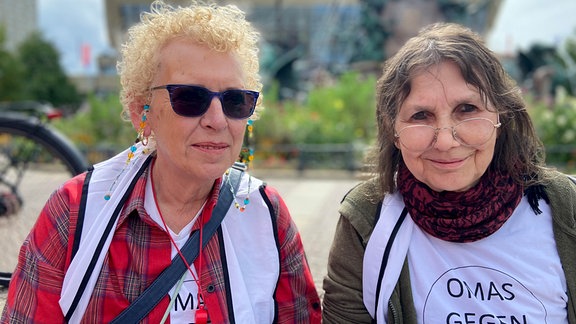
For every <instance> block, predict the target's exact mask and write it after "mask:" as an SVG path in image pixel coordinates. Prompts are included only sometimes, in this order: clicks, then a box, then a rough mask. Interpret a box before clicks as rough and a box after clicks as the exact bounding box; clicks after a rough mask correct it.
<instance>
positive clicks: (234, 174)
mask: <svg viewBox="0 0 576 324" xmlns="http://www.w3.org/2000/svg"><path fill="white" fill-rule="evenodd" d="M243 172H244V171H243V170H239V169H238V168H237V167H236V165H235V167H234V168H231V169H230V176H229V177H228V179H229V181H224V182H223V183H222V187H221V188H220V194H219V196H218V203H217V204H216V206H215V207H214V210H213V211H212V216H211V217H210V220H209V221H208V222H207V223H206V225H204V228H203V231H204V234H203V235H202V236H203V237H202V246H203V247H204V246H206V244H207V243H208V241H210V239H211V238H212V236H213V235H214V233H215V232H216V231H217V230H218V228H219V227H220V223H221V222H222V220H223V219H224V216H225V215H226V213H227V212H228V209H229V208H230V206H231V205H232V201H233V199H234V194H235V193H236V191H237V190H238V186H239V185H240V180H241V179H242V174H243ZM199 236H200V234H199V232H198V231H196V232H194V233H193V234H192V235H191V236H190V238H188V240H187V241H186V243H185V244H184V246H183V247H182V250H181V251H182V253H183V254H184V256H185V257H186V261H187V262H188V264H192V263H193V262H194V260H195V259H196V257H197V256H198V253H199V251H200V249H199V246H200V243H199V241H200V237H199ZM185 271H186V265H185V264H184V261H182V259H181V258H180V256H179V255H176V256H175V257H174V258H173V259H172V264H170V266H168V268H166V269H164V271H162V273H161V274H160V275H159V276H158V277H157V278H156V279H155V280H154V282H152V284H150V286H149V287H148V288H146V290H144V292H143V293H142V294H140V296H138V298H136V300H134V301H133V302H132V303H131V304H130V306H129V307H128V308H126V309H125V310H124V311H122V313H120V315H118V316H117V317H116V318H115V319H114V321H112V322H111V323H139V322H140V321H141V320H142V319H144V317H146V315H148V313H150V311H152V309H154V307H156V305H157V304H158V303H159V302H160V301H161V300H162V298H164V296H166V294H167V293H168V292H169V291H170V289H171V288H172V287H173V286H174V285H175V284H176V282H177V281H178V279H179V278H180V277H181V276H182V274H183V273H184V272H185Z"/></svg>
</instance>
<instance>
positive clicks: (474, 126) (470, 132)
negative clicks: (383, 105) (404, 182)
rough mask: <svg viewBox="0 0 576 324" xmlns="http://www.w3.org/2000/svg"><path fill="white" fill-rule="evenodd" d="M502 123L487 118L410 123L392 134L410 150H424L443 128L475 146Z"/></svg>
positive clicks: (459, 140) (432, 142)
mask: <svg viewBox="0 0 576 324" xmlns="http://www.w3.org/2000/svg"><path fill="white" fill-rule="evenodd" d="M501 125H502V124H501V123H500V121H498V123H497V124H494V123H493V122H492V121H491V120H490V119H488V118H470V119H466V120H463V121H461V122H460V123H458V124H456V125H454V126H450V127H432V126H428V125H410V126H406V127H404V128H402V129H401V130H400V131H398V132H397V133H395V134H394V137H396V138H397V139H398V141H399V142H400V144H401V145H402V146H404V147H405V148H407V149H408V150H411V151H426V150H428V149H430V148H431V147H432V146H433V145H434V143H436V140H437V139H438V133H439V132H440V131H441V130H443V129H451V130H452V137H454V139H455V140H456V141H457V142H458V143H460V144H462V145H463V146H467V147H476V146H480V145H482V144H485V143H486V142H488V140H490V138H491V137H492V134H494V130H495V129H496V128H498V127H500V126H501Z"/></svg>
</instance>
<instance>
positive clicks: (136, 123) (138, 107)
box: [129, 100, 144, 131]
mask: <svg viewBox="0 0 576 324" xmlns="http://www.w3.org/2000/svg"><path fill="white" fill-rule="evenodd" d="M129 108H130V120H131V121H132V127H134V129H135V130H136V131H138V130H139V129H140V122H141V121H142V113H143V110H144V104H143V103H140V100H134V101H132V103H130V107H129Z"/></svg>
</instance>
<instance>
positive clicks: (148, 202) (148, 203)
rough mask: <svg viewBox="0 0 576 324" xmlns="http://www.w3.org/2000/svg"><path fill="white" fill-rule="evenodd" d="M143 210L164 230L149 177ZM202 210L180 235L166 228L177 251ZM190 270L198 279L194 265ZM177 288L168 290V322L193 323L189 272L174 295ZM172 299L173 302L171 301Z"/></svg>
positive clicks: (194, 301) (194, 286)
mask: <svg viewBox="0 0 576 324" xmlns="http://www.w3.org/2000/svg"><path fill="white" fill-rule="evenodd" d="M144 208H145V209H146V212H147V213H148V214H149V215H150V217H151V218H152V219H153V220H154V221H155V222H156V223H158V225H159V226H160V227H161V228H164V224H163V222H162V218H161V217H160V212H159V211H158V207H157V205H156V202H155V201H154V194H153V189H152V181H150V177H148V181H147V182H146V195H145V198H144ZM203 208H204V206H203V207H202V208H200V210H199V211H198V214H196V216H195V217H194V219H193V220H192V221H191V222H190V223H188V224H187V225H186V226H184V228H182V230H181V231H180V233H174V232H173V231H172V230H171V229H170V228H168V230H169V232H170V235H171V236H172V239H173V240H174V243H176V245H177V246H178V249H182V247H183V246H184V244H185V243H186V240H188V237H189V236H190V233H191V232H192V226H193V225H194V223H195V222H196V219H198V216H199V215H200V214H201V212H202V209H203ZM171 246H172V252H171V254H170V255H171V257H172V258H174V257H175V256H176V255H177V254H178V251H177V249H176V248H175V247H174V245H171ZM190 267H191V270H192V272H193V273H194V276H196V278H198V274H197V273H196V269H195V267H194V264H190ZM177 287H178V283H177V284H176V285H175V286H174V287H172V289H170V292H169V297H170V301H171V304H170V305H171V309H170V322H171V323H195V320H194V315H195V314H196V308H197V307H198V304H197V303H198V298H197V296H198V284H197V283H196V281H195V280H194V277H192V275H191V274H190V271H186V274H185V275H184V279H183V282H182V285H181V287H180V289H178V292H177V294H175V291H176V288H177ZM172 299H174V300H172Z"/></svg>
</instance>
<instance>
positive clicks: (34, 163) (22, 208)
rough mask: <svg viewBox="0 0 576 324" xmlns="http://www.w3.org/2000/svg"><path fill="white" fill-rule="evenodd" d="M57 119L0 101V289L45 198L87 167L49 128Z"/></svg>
mask: <svg viewBox="0 0 576 324" xmlns="http://www.w3.org/2000/svg"><path fill="white" fill-rule="evenodd" d="M60 116H61V114H59V113H58V111H57V110H54V109H53V108H52V107H51V106H49V105H44V104H40V103H36V102H16V103H0V250H1V251H2V254H3V256H2V258H1V259H0V271H2V272H0V287H2V286H4V287H8V285H9V282H10V277H11V273H10V272H4V271H12V269H14V267H15V266H16V263H17V256H18V250H19V247H20V246H21V245H22V243H23V241H24V239H25V237H26V235H27V234H28V232H29V230H30V229H31V228H32V226H33V224H34V222H35V221H36V217H37V216H38V214H39V213H40V211H41V209H42V207H43V206H44V203H45V202H46V200H47V199H48V197H49V195H50V194H51V193H52V192H53V191H54V189H56V188H57V187H58V185H60V184H62V183H63V182H64V181H66V180H67V179H69V178H71V177H73V176H75V175H77V174H79V173H82V172H84V171H85V170H87V168H88V165H89V164H88V162H87V160H86V158H85V157H84V155H83V154H82V153H81V152H80V150H79V149H78V148H77V147H76V146H75V145H74V144H73V143H72V142H71V141H70V140H69V139H68V138H66V136H64V135H63V134H62V133H61V132H59V131H58V130H56V129H55V128H54V127H52V126H51V125H50V121H51V120H53V119H55V118H59V117H60ZM10 267H11V268H10Z"/></svg>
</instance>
